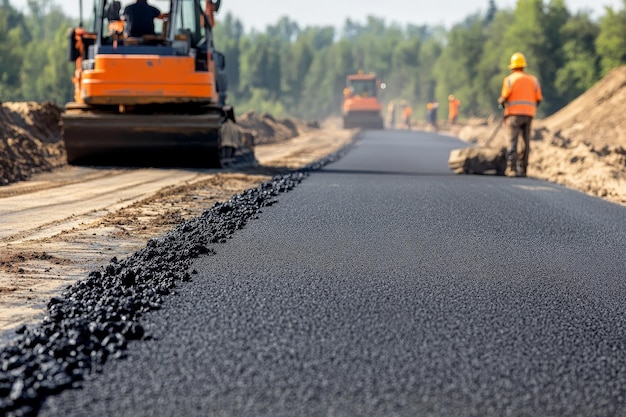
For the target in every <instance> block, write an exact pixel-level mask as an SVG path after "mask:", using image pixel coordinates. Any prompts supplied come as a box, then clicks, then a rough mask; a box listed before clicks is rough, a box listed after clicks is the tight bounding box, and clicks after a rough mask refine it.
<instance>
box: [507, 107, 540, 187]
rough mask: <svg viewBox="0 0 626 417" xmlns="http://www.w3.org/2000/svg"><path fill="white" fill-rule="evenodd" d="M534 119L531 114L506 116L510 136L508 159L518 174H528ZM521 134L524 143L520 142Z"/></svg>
mask: <svg viewBox="0 0 626 417" xmlns="http://www.w3.org/2000/svg"><path fill="white" fill-rule="evenodd" d="M532 121H533V118H532V117H531V116H507V118H506V124H507V126H508V127H509V138H510V147H509V152H508V159H509V162H510V166H511V169H512V170H514V171H515V172H516V174H523V175H526V168H527V167H528V154H529V153H530V126H531V124H532ZM520 134H521V135H522V143H519V136H520ZM520 145H521V146H520ZM520 148H521V149H520Z"/></svg>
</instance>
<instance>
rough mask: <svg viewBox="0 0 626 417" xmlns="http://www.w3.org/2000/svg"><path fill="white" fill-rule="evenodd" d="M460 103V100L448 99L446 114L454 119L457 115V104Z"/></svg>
mask: <svg viewBox="0 0 626 417" xmlns="http://www.w3.org/2000/svg"><path fill="white" fill-rule="evenodd" d="M460 105H461V100H459V99H458V98H455V99H453V100H450V114H449V115H448V118H449V119H454V118H455V117H456V116H458V115H459V106H460Z"/></svg>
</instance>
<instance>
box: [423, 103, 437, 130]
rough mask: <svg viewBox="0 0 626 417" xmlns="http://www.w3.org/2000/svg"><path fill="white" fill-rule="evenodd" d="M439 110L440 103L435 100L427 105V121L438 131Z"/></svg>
mask: <svg viewBox="0 0 626 417" xmlns="http://www.w3.org/2000/svg"><path fill="white" fill-rule="evenodd" d="M438 109H439V103H438V102H437V100H433V101H431V102H429V103H428V104H427V105H426V119H427V120H428V123H429V124H430V125H431V126H432V127H433V129H435V132H436V131H437V128H438V127H437V110H438Z"/></svg>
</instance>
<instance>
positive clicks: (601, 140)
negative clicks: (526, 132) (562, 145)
mask: <svg viewBox="0 0 626 417" xmlns="http://www.w3.org/2000/svg"><path fill="white" fill-rule="evenodd" d="M624 103H626V66H623V67H619V68H616V69H614V70H613V71H611V72H610V73H609V74H607V76H606V77H604V78H603V79H602V80H601V81H599V82H598V83H597V84H596V85H594V86H593V87H592V88H591V89H589V90H588V91H587V92H586V93H585V94H583V95H581V96H580V97H578V98H577V99H576V100H574V101H572V102H571V103H570V104H569V105H567V106H566V107H564V108H563V109H561V110H560V111H559V112H557V113H555V114H554V115H552V116H550V117H548V118H547V119H545V120H543V121H541V122H540V123H538V126H537V127H540V128H541V127H542V128H545V129H546V130H547V131H549V132H550V135H552V136H555V137H561V138H576V141H577V142H582V143H585V144H590V145H593V146H594V147H600V148H603V147H605V146H608V147H611V148H615V147H626V129H625V128H626V118H625V117H624Z"/></svg>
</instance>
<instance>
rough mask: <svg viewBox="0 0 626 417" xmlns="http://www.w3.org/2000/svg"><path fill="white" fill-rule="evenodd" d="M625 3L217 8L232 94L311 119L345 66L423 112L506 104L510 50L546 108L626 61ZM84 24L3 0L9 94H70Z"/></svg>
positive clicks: (0, 47) (329, 108)
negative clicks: (353, 16)
mask: <svg viewBox="0 0 626 417" xmlns="http://www.w3.org/2000/svg"><path fill="white" fill-rule="evenodd" d="M623 2H624V6H623V7H621V8H620V9H617V10H616V9H614V8H610V7H607V8H605V10H604V14H603V15H602V16H600V17H599V18H597V19H594V18H593V16H592V14H591V12H588V11H580V12H576V13H572V12H571V11H570V10H569V9H568V8H567V7H566V5H565V0H547V1H546V0H518V1H517V3H516V6H515V7H514V8H512V9H511V8H498V6H497V2H496V1H494V0H488V1H486V11H485V12H484V13H476V14H473V15H470V16H467V17H466V18H465V19H464V20H463V21H461V22H459V23H458V24H456V25H454V26H452V27H451V28H449V29H446V28H444V27H441V26H429V25H404V26H401V25H399V24H395V23H391V24H388V23H387V22H386V21H385V20H384V19H380V18H377V17H374V16H370V17H368V18H367V20H366V21H365V22H357V21H353V20H350V19H348V20H346V21H345V23H344V25H343V27H342V28H334V27H332V26H307V27H300V25H298V23H296V22H295V21H293V20H291V19H289V18H288V17H281V18H279V19H277V21H276V23H275V24H273V25H269V26H267V27H266V29H265V30H264V31H258V30H246V28H245V27H244V25H243V24H242V22H241V21H240V20H239V19H237V17H236V16H234V15H231V14H226V15H224V16H219V14H218V22H217V26H216V27H215V45H216V47H217V48H218V49H219V50H221V51H222V52H223V53H224V54H225V56H226V63H227V74H228V79H229V95H228V100H229V102H230V103H231V104H233V105H234V106H235V108H236V109H237V111H238V112H243V111H246V110H248V109H253V110H255V111H257V112H269V113H271V114H274V115H276V116H286V115H291V116H296V117H300V118H305V119H315V118H324V117H326V116H329V115H331V114H337V113H338V112H339V111H340V110H339V109H340V105H341V99H342V91H343V88H344V84H345V78H346V76H347V75H348V74H351V73H354V72H356V71H358V70H363V71H366V72H375V73H376V74H378V75H379V77H380V78H381V80H382V81H384V82H385V84H386V86H387V88H386V89H385V90H384V91H382V92H381V97H382V99H383V101H385V102H388V101H390V100H399V99H402V100H406V101H407V102H408V103H410V104H411V105H412V107H413V108H414V109H418V110H419V109H425V107H426V103H428V102H429V101H432V100H437V101H439V102H440V103H444V102H446V101H447V97H448V95H449V94H453V95H455V96H456V97H458V98H460V100H461V102H462V105H461V109H460V110H461V117H474V116H478V117H484V116H488V115H490V114H494V113H496V112H497V111H498V110H497V103H496V99H497V97H498V95H499V92H500V87H501V82H502V78H503V77H504V76H506V75H507V74H508V72H509V70H508V68H507V66H508V62H509V58H510V56H511V55H512V54H513V53H514V52H516V51H521V52H523V53H524V54H525V55H526V58H527V60H528V71H529V72H530V73H533V74H534V75H536V76H537V77H538V78H539V80H540V81H541V84H542V88H543V93H544V103H542V105H541V107H540V116H545V115H549V114H552V113H554V112H555V111H557V110H559V109H560V108H562V107H563V106H565V105H566V104H567V103H568V102H570V101H571V100H573V99H574V98H576V97H577V96H578V95H580V94H581V93H583V92H584V91H586V90H587V89H588V88H589V87H591V86H592V85H593V84H594V83H595V82H596V81H598V80H599V79H600V78H602V77H603V76H604V75H606V74H607V72H608V71H610V70H611V69H613V68H615V67H617V66H620V65H623V64H625V63H626V37H625V36H624V34H625V33H626V0H623ZM76 23H77V22H76V19H72V18H70V17H68V16H65V15H64V14H63V12H62V10H61V9H60V7H58V6H57V5H55V4H54V2H50V1H47V0H28V10H27V12H26V13H22V12H20V11H18V10H16V9H15V8H14V7H12V6H11V4H10V0H0V99H1V100H4V101H30V100H32V101H54V102H57V103H59V104H63V103H65V102H67V101H70V100H71V97H72V96H73V87H72V85H71V82H70V78H71V75H72V71H73V64H72V63H69V62H67V59H66V56H67V52H66V48H67V30H68V28H69V27H72V26H75V25H76ZM417 116H418V117H419V116H420V115H419V111H418V112H417ZM440 117H441V116H440Z"/></svg>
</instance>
